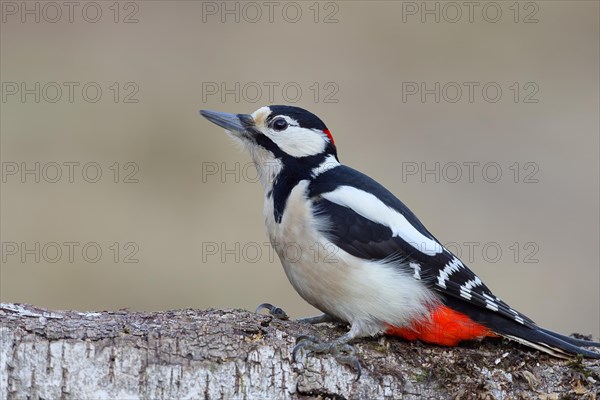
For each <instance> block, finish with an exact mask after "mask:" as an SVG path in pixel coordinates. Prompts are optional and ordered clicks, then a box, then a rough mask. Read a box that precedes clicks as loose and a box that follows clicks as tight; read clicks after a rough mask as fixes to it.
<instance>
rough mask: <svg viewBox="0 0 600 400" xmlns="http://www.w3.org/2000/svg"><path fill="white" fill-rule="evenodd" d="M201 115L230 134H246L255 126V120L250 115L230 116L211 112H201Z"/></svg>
mask: <svg viewBox="0 0 600 400" xmlns="http://www.w3.org/2000/svg"><path fill="white" fill-rule="evenodd" d="M200 114H202V116H203V117H204V118H206V119H207V120H209V121H210V122H212V123H213V124H215V125H219V126H220V127H222V128H225V129H227V130H228V131H230V132H237V133H246V132H247V131H248V129H250V128H251V127H253V126H254V119H253V118H252V116H251V115H248V114H228V113H223V112H218V111H210V110H200Z"/></svg>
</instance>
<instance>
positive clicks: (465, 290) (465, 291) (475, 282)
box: [460, 276, 483, 300]
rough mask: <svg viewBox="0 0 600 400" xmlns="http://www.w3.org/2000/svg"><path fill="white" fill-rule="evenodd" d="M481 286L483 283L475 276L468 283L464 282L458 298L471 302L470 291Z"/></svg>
mask: <svg viewBox="0 0 600 400" xmlns="http://www.w3.org/2000/svg"><path fill="white" fill-rule="evenodd" d="M481 284H483V282H481V279H479V277H477V276H476V277H475V278H473V279H471V280H470V281H467V282H465V284H464V285H462V286H461V287H460V296H461V297H463V298H465V299H467V300H471V297H472V296H471V289H473V288H474V287H475V286H479V285H481Z"/></svg>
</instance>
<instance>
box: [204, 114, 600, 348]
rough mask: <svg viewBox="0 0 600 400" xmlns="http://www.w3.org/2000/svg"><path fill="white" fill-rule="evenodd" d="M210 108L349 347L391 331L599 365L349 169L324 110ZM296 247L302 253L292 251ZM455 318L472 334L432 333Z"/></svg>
mask: <svg viewBox="0 0 600 400" xmlns="http://www.w3.org/2000/svg"><path fill="white" fill-rule="evenodd" d="M201 113H202V115H203V116H204V117H206V118H207V119H208V120H210V121H211V122H213V123H215V124H217V125H219V126H222V127H223V128H225V129H226V130H227V132H228V133H229V134H230V136H232V137H233V138H234V139H236V140H237V141H239V142H240V143H242V144H243V145H244V147H245V148H246V149H247V150H248V151H249V153H250V154H251V156H252V159H253V161H254V163H255V164H256V166H257V169H258V171H259V175H260V180H261V183H262V186H263V188H264V191H265V198H264V216H265V224H266V228H267V234H268V236H269V238H270V240H271V243H272V245H273V247H274V248H275V250H276V251H277V253H278V255H279V257H280V259H281V262H282V264H283V267H284V270H285V272H286V274H287V276H288V278H289V280H290V282H291V283H292V285H293V286H294V288H295V289H296V291H297V292H298V293H299V294H300V295H301V296H302V297H303V298H304V299H305V300H306V301H308V302H309V303H310V304H312V305H313V306H315V307H316V308H318V309H320V310H321V311H323V312H324V313H325V314H326V315H327V316H330V317H332V318H333V319H336V320H340V321H343V322H347V323H348V324H349V325H350V326H351V329H350V331H349V332H348V334H346V335H344V336H343V337H342V338H340V339H339V343H346V342H348V341H349V340H351V339H353V338H356V337H361V336H369V335H375V334H377V333H381V332H392V333H393V334H399V335H401V336H405V337H407V338H412V339H415V338H416V339H421V340H425V341H428V342H433V343H439V344H445V345H453V344H456V343H457V342H458V341H461V340H469V339H476V338H481V337H485V336H503V337H507V338H510V339H513V340H516V341H518V342H520V343H522V344H525V345H527V346H530V347H533V348H536V349H539V350H542V351H545V352H547V353H549V354H552V355H555V356H558V357H568V356H570V355H573V354H582V355H584V356H586V357H593V358H600V353H596V352H593V351H590V350H586V349H583V348H581V347H580V346H600V344H599V343H594V342H587V341H581V340H577V339H573V338H569V337H566V336H562V335H559V334H556V333H553V332H550V331H548V330H545V329H542V328H540V327H538V326H537V325H536V324H535V323H534V322H533V321H532V320H531V319H529V318H528V317H526V316H525V315H523V314H521V313H519V312H518V311H516V310H514V309H512V308H511V307H510V306H509V305H508V304H506V303H505V302H503V301H502V300H500V299H499V298H498V297H496V296H495V295H494V294H493V293H492V292H491V291H490V290H489V288H488V287H487V286H486V285H485V284H484V283H483V282H482V281H481V280H480V279H479V278H478V277H477V276H476V275H475V274H474V273H473V272H472V271H471V270H470V269H469V268H468V267H467V266H466V265H464V264H463V263H462V261H461V260H459V259H458V258H457V257H456V256H454V255H453V254H452V253H451V252H450V251H448V250H447V249H446V248H444V247H443V246H442V245H441V244H440V242H439V241H438V240H437V239H436V238H435V237H434V236H433V235H432V234H431V233H430V232H429V231H428V230H427V229H426V228H425V226H424V225H423V224H422V223H421V222H420V221H419V219H418V218H417V217H416V216H415V215H414V214H413V213H412V212H411V211H410V210H409V209H408V207H406V206H405V205H404V204H403V203H402V202H401V201H400V200H398V198H396V196H394V195H393V194H392V193H391V192H390V191H388V190H387V189H386V188H384V187H383V186H382V185H380V184H379V183H377V182H376V181H374V180H373V179H371V178H369V177H368V176H366V175H364V174H362V173H360V172H358V171H356V170H354V169H352V168H350V167H347V166H344V165H342V164H340V162H339V159H338V157H337V149H336V146H335V142H334V140H333V137H332V136H331V134H330V132H329V130H328V129H327V127H326V125H325V124H324V123H323V122H322V121H321V120H320V119H319V118H318V117H316V116H315V115H313V114H311V113H310V112H308V111H306V110H303V109H301V108H297V107H290V106H270V107H262V108H260V109H259V110H257V111H256V112H254V113H253V114H251V115H246V114H225V113H219V112H214V111H201ZM290 246H293V247H294V248H295V249H299V250H300V252H299V253H298V251H296V252H294V255H293V257H292V256H290V254H288V252H287V249H289V248H290ZM319 249H323V250H321V251H319ZM438 311H444V312H443V313H442V312H438ZM448 311H450V313H448ZM440 315H444V317H441V316H440ZM448 315H449V317H448ZM455 317H458V318H457V320H456V321H453V320H450V321H448V318H455ZM444 318H445V319H444ZM458 321H463V322H460V323H459V322H458ZM455 322H456V324H458V325H457V326H459V327H460V328H461V329H463V330H465V332H461V333H460V334H458V335H454V336H452V337H447V336H443V335H447V334H439V335H432V334H431V333H432V332H435V330H436V329H437V328H440V327H441V328H446V327H447V326H446V325H444V326H441V325H440V326H436V325H435V324H449V323H450V324H454V323H455ZM461 324H462V325H461ZM390 327H392V328H394V329H392V330H390ZM396 328H397V329H396ZM467 330H469V331H468V332H467ZM426 331H427V332H428V334H426ZM403 332H404V333H406V332H408V334H403ZM471 332H472V333H471Z"/></svg>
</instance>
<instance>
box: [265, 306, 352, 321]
mask: <svg viewBox="0 0 600 400" xmlns="http://www.w3.org/2000/svg"><path fill="white" fill-rule="evenodd" d="M262 310H267V311H269V315H272V316H273V317H275V318H277V319H281V320H284V321H287V320H288V319H290V317H289V316H288V315H287V313H286V312H285V311H283V309H281V308H279V307H275V306H274V305H273V304H269V303H262V304H261V305H260V306H258V307H256V311H255V312H256V313H257V314H259V313H260V312H261V311H262ZM296 321H297V322H300V323H303V324H311V325H314V324H321V323H323V322H340V321H338V320H336V319H335V318H334V317H332V316H331V315H329V314H321V315H316V316H314V317H305V318H299V319H297V320H296Z"/></svg>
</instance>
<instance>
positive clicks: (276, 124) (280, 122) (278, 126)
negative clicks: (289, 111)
mask: <svg viewBox="0 0 600 400" xmlns="http://www.w3.org/2000/svg"><path fill="white" fill-rule="evenodd" d="M272 126H273V129H275V130H276V131H283V130H285V129H287V127H288V123H287V121H286V120H285V119H283V118H277V119H276V120H274V121H273V124H272Z"/></svg>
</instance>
